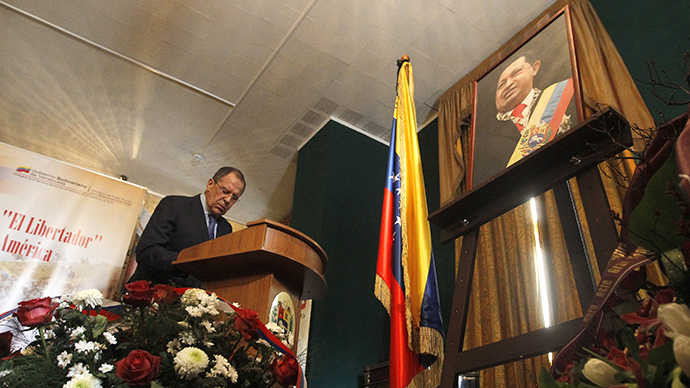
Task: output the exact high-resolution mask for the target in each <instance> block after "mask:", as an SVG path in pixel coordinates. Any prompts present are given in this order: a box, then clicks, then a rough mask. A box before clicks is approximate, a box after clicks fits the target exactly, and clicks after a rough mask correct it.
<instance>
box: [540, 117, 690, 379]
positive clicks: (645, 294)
mask: <svg viewBox="0 0 690 388" xmlns="http://www.w3.org/2000/svg"><path fill="white" fill-rule="evenodd" d="M689 117H690V114H685V115H683V116H680V117H679V118H677V119H675V120H673V121H671V122H669V123H668V124H667V125H664V126H663V127H661V128H659V130H658V131H657V133H656V135H655V136H654V138H653V139H652V141H651V143H650V144H649V145H648V147H647V150H646V154H645V160H642V161H641V162H640V163H639V164H638V166H637V170H636V172H635V175H634V176H633V179H632V180H631V182H630V187H629V188H628V192H627V194H626V198H625V200H624V205H623V214H622V217H619V218H618V221H620V222H621V245H619V247H620V246H623V247H625V246H628V247H631V246H632V247H640V248H643V249H644V250H646V251H647V252H648V254H649V256H650V257H654V260H655V261H656V262H657V263H658V264H659V267H660V269H661V271H662V272H663V275H664V278H665V279H663V282H662V284H655V283H653V282H651V281H649V280H648V279H647V276H646V274H647V272H646V269H645V268H640V269H639V270H637V271H632V272H629V273H628V274H627V277H621V278H620V279H619V280H620V282H619V283H618V284H619V286H618V287H617V288H615V289H614V290H612V294H611V296H610V297H609V298H608V300H604V302H605V303H602V305H601V306H602V307H601V308H602V310H601V311H603V313H604V315H603V320H602V324H601V326H599V331H598V333H597V337H596V339H595V340H594V341H593V344H592V345H591V346H589V347H588V348H582V349H581V351H580V352H579V354H577V355H576V356H575V357H574V359H572V360H570V362H569V363H568V364H567V367H565V368H561V369H563V370H555V371H552V373H550V372H548V371H546V370H542V371H541V373H540V376H539V385H540V387H541V388H567V387H576V388H593V387H613V388H656V387H670V388H689V387H690V308H688V304H689V303H690V272H689V271H688V268H690V200H689V198H690V185H689V184H688V181H689V178H688V176H689V175H688V174H689V173H690V171H689V170H688V168H690V157H689V156H690V148H689V147H690V129H688V128H690V120H689V119H688V118H689ZM611 261H612V262H613V259H612V260H611ZM631 262H632V261H631ZM609 265H611V263H609ZM608 269H609V268H608V267H607V271H608ZM576 338H577V337H576ZM571 343H572V342H571ZM567 354H569V353H567ZM561 365H564V364H561Z"/></svg>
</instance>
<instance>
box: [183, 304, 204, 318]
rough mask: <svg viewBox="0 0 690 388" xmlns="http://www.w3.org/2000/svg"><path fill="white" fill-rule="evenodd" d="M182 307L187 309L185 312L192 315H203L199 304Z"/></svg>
mask: <svg viewBox="0 0 690 388" xmlns="http://www.w3.org/2000/svg"><path fill="white" fill-rule="evenodd" d="M184 309H185V311H187V314H189V315H191V316H193V317H200V316H202V315H204V311H203V310H202V309H201V307H199V306H187V307H185V308H184Z"/></svg>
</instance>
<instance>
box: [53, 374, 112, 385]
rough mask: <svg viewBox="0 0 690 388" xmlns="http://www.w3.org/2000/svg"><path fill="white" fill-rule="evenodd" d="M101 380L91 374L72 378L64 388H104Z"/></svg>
mask: <svg viewBox="0 0 690 388" xmlns="http://www.w3.org/2000/svg"><path fill="white" fill-rule="evenodd" d="M102 387H103V385H101V380H99V379H98V378H96V377H95V376H94V375H92V374H91V373H89V372H84V373H82V374H80V375H78V376H74V377H72V380H70V381H68V382H67V384H65V385H63V386H62V388H102Z"/></svg>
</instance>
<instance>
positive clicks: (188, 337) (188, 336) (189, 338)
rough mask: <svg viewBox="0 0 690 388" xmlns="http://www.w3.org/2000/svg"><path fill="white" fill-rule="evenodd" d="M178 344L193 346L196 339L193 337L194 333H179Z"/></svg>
mask: <svg viewBox="0 0 690 388" xmlns="http://www.w3.org/2000/svg"><path fill="white" fill-rule="evenodd" d="M179 339H180V342H182V343H183V344H187V345H194V344H195V343H196V338H195V337H194V333H192V332H191V331H183V332H181V333H180V336H179Z"/></svg>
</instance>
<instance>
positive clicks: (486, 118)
mask: <svg viewBox="0 0 690 388" xmlns="http://www.w3.org/2000/svg"><path fill="white" fill-rule="evenodd" d="M571 31H572V30H571V26H570V16H569V13H568V8H567V7H566V8H564V9H563V10H562V11H561V12H560V13H558V14H557V15H555V16H554V17H553V18H552V19H551V21H550V22H549V23H548V24H547V25H546V26H545V27H543V28H542V29H540V30H539V31H538V32H537V33H536V34H535V35H533V36H532V37H530V38H529V39H528V40H527V41H525V42H524V43H522V44H521V45H519V47H517V48H516V49H515V50H514V51H513V52H512V53H511V54H510V55H509V56H507V57H506V58H505V59H504V60H502V61H501V62H500V63H498V64H497V65H496V66H495V67H493V68H492V69H490V70H489V71H488V72H487V73H485V74H484V75H483V76H481V77H480V78H479V79H478V80H477V81H475V87H474V93H475V95H474V101H473V102H474V104H473V114H472V124H471V126H472V127H471V132H470V144H471V147H470V155H469V160H470V165H469V166H468V167H469V168H468V178H469V179H468V184H469V185H470V187H469V188H472V187H477V186H478V185H480V184H481V183H482V182H486V181H487V180H489V179H491V177H493V176H494V175H496V174H498V173H500V172H501V171H502V170H503V169H505V168H507V167H509V166H511V165H512V164H514V163H517V162H519V161H520V160H521V159H522V158H524V157H526V156H528V155H530V154H531V153H532V152H534V151H536V150H537V149H539V148H541V147H543V146H545V145H546V144H547V143H548V142H549V141H551V140H553V139H554V138H556V137H557V136H558V135H561V134H563V133H565V132H567V131H568V130H570V128H573V127H575V125H577V123H578V122H579V121H581V120H582V116H583V115H582V114H581V113H580V111H581V106H582V104H581V98H580V87H579V77H578V72H577V61H576V58H575V52H574V49H573V44H572V32H571Z"/></svg>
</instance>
